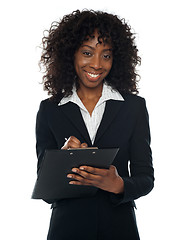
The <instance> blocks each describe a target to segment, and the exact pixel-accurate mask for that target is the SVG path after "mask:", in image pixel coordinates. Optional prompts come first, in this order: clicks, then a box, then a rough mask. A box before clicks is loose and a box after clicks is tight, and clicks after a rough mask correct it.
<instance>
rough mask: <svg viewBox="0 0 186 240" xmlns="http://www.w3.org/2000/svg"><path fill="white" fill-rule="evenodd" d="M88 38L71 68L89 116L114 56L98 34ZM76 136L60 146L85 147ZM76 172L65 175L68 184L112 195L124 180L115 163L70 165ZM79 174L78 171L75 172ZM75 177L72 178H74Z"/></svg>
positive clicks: (120, 191) (79, 94) (121, 191)
mask: <svg viewBox="0 0 186 240" xmlns="http://www.w3.org/2000/svg"><path fill="white" fill-rule="evenodd" d="M94 36H95V37H94V38H93V39H92V38H89V39H88V41H86V42H84V43H83V44H82V46H81V47H80V48H79V49H78V50H77V51H76V53H75V60H74V67H75V70H76V73H77V76H78V82H79V86H80V87H79V89H78V91H77V94H78V96H79V98H80V99H81V101H82V103H83V104H84V106H85V107H86V109H87V110H88V112H89V114H90V115H91V114H92V112H93V110H94V107H95V106H96V103H97V102H98V100H99V98H100V97H101V95H102V88H103V80H104V79H105V78H106V76H107V75H108V73H109V72H110V70H111V67H112V62H113V57H112V47H111V45H110V44H109V43H106V44H105V43H103V42H102V43H98V33H97V31H95V33H94ZM86 147H88V145H87V144H86V143H81V142H80V141H79V140H78V139H77V138H76V137H74V136H71V137H70V138H69V139H68V140H67V141H66V142H65V144H64V146H63V147H62V149H68V148H86ZM72 172H74V173H75V174H73V173H72V174H68V175H67V177H68V178H72V181H70V182H69V184H74V185H89V186H95V187H98V188H100V189H102V190H105V191H108V192H112V193H115V194H120V193H123V191H124V182H123V179H122V178H121V177H120V176H119V174H118V172H117V169H116V167H115V166H113V165H111V166H110V168H109V169H100V168H95V167H90V166H80V167H79V168H73V169H72ZM76 173H78V174H76ZM74 180H75V181H74Z"/></svg>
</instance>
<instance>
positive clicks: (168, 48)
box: [0, 0, 186, 240]
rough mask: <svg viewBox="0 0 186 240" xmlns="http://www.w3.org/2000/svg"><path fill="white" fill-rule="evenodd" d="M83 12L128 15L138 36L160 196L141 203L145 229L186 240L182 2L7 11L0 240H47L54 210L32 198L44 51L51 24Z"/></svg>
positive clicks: (36, 4)
mask: <svg viewBox="0 0 186 240" xmlns="http://www.w3.org/2000/svg"><path fill="white" fill-rule="evenodd" d="M4 2H5V1H4ZM104 2H105V3H104ZM83 8H88V9H91V8H92V9H94V10H105V11H108V12H110V13H114V14H117V15H119V16H121V17H124V18H125V19H126V20H127V21H128V22H129V24H130V25H131V26H132V28H133V29H134V31H135V32H136V33H137V45H138V48H139V52H140V56H141V57H142V65H141V67H140V68H139V70H140V74H141V82H140V84H139V87H140V94H139V95H141V96H143V97H145V99H146V101H147V107H148V111H149V115H150V125H151V135H152V150H153V157H154V167H155V177H156V181H155V188H154V190H153V191H152V192H151V193H150V194H149V195H148V196H146V197H143V198H141V199H139V200H137V201H136V204H137V208H138V210H137V211H136V215H137V221H138V227H139V231H140V235H141V239H142V240H157V239H169V240H171V239H174V240H175V239H179V240H182V239H183V240H184V239H186V233H185V214H186V207H185V189H186V187H185V185H186V180H185V178H186V176H185V171H186V164H185V161H186V158H185V135H186V129H185V122H186V117H185V115H186V114H185V103H186V99H185V88H186V84H185V82H186V77H185V70H186V68H185V60H186V47H185V44H186V33H185V30H186V27H185V23H186V14H185V7H184V1H181V0H177V1H171V0H169V1H168V0H156V1H148V0H146V1H145V0H141V1H139V0H138V1H137V0H136V1H135V0H126V1H125V0H122V1H117V0H115V1H112V2H110V1H108V3H106V1H100V0H94V1H91V2H89V1H83V0H79V1H72V0H68V1H63V0H53V1H44V0H41V1H23V0H17V1H13V0H12V1H8V0H7V1H6V2H5V3H3V4H2V5H1V6H0V11H1V12H0V18H1V19H0V25H1V26H0V69H1V70H0V78H1V80H0V98H1V99H0V104H1V107H0V113H1V117H0V121H1V123H0V127H1V129H0V134H1V151H0V152H1V160H0V161H1V164H0V178H1V179H0V185H1V186H0V193H1V197H0V199H1V205H0V206H1V207H0V219H1V223H0V226H1V231H0V239H3V240H9V239H11V240H12V239H19V240H25V239H27V240H33V239H34V240H42V239H46V235H47V231H48V224H49V219H50V214H51V210H50V206H49V205H48V204H46V203H44V202H43V201H41V200H31V199H30V197H31V193H32V189H33V186H34V183H35V180H36V164H37V159H36V154H35V117H36V113H37V110H38V107H39V103H40V101H41V100H42V99H44V98H46V97H47V94H46V92H43V90H42V85H41V84H39V82H41V78H42V74H41V73H40V72H39V67H38V61H39V58H40V49H39V48H37V46H39V45H40V43H41V38H42V36H43V31H44V30H45V29H49V27H50V24H51V23H52V21H56V20H57V21H58V20H59V19H60V18H62V17H63V15H64V14H68V13H70V12H72V11H73V10H76V9H83ZM77 217H78V216H77ZM72 229H73V226H72ZM87 240H88V239H87Z"/></svg>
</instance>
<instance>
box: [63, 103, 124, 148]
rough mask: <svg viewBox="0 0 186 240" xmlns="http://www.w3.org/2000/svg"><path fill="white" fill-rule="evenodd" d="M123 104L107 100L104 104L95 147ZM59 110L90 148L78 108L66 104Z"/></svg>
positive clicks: (88, 138) (72, 104)
mask: <svg viewBox="0 0 186 240" xmlns="http://www.w3.org/2000/svg"><path fill="white" fill-rule="evenodd" d="M124 102H125V101H116V100H108V101H107V102H106V106H105V111H104V114H103V118H102V120H101V123H100V126H99V128H98V130H97V134H96V138H95V141H94V145H95V146H96V144H97V142H98V140H99V139H100V138H101V136H102V135H103V134H104V132H105V131H106V130H107V129H108V127H109V125H110V124H111V123H112V121H113V120H114V118H115V117H116V115H117V114H118V112H119V110H120V108H121V107H122V106H123V104H124ZM60 108H61V110H62V111H63V112H64V113H65V115H66V117H67V118H68V119H69V121H70V122H71V123H72V124H73V125H74V126H75V127H76V128H77V130H78V131H79V133H80V134H81V136H82V138H83V139H84V141H85V142H86V143H87V144H88V146H92V142H91V140H90V136H89V133H88V131H87V128H86V125H85V123H84V120H83V118H82V115H81V112H80V109H79V107H78V106H77V105H76V104H74V103H72V102H68V103H67V104H64V105H62V106H60Z"/></svg>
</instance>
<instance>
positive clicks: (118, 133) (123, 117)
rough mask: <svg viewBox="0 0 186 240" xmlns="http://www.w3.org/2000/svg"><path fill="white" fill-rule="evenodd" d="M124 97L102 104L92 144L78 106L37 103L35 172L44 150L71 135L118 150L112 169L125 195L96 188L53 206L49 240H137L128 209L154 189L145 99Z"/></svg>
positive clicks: (89, 144)
mask: <svg viewBox="0 0 186 240" xmlns="http://www.w3.org/2000/svg"><path fill="white" fill-rule="evenodd" d="M123 97H124V101H115V100H109V101H107V102H106V108H105V112H104V115H103V118H102V121H101V123H100V126H99V128H98V131H97V135H96V138H95V142H94V145H92V143H91V140H90V137H89V134H88V132H87V129H86V126H85V124H84V121H83V118H82V116H81V112H80V109H79V107H78V106H77V105H76V104H74V103H71V102H69V103H67V104H65V105H62V106H58V104H57V103H55V102H52V101H51V100H49V99H47V100H44V101H42V102H41V104H40V109H39V111H38V114H37V121H36V139H37V143H36V149H37V156H38V171H39V168H40V166H41V162H42V158H43V155H44V151H45V149H60V148H61V147H62V146H63V145H64V142H65V138H68V137H70V136H75V137H76V138H78V139H79V140H80V141H81V142H86V143H87V144H88V146H90V147H91V146H96V147H98V148H109V147H111V148H115V147H117V148H120V150H119V152H118V154H117V156H116V158H115V160H114V162H113V165H115V166H116V168H117V170H118V173H119V175H120V176H121V177H122V178H123V180H124V193H123V194H119V195H116V194H113V193H109V192H106V191H103V190H100V189H99V190H98V192H97V194H96V196H94V197H91V198H81V199H65V200H61V201H57V202H56V201H54V200H53V201H51V202H50V203H53V205H52V208H53V214H52V218H51V224H50V230H49V236H48V239H52V240H54V239H55V240H57V239H72V237H75V236H76V237H77V236H78V234H79V236H81V239H82V240H83V239H86V240H91V239H94V240H95V239H99V238H100V239H102V240H103V239H107V240H108V239H117V240H119V239H124V237H125V239H138V237H134V236H137V228H136V223H135V217H134V212H133V210H131V209H133V206H135V205H134V200H135V199H137V198H139V197H141V196H144V195H146V194H148V193H149V192H150V191H151V190H152V188H153V186H154V170H153V166H152V155H151V148H150V130H149V119H148V113H147V109H146V105H145V100H144V99H143V98H141V97H139V96H136V95H132V94H126V95H123ZM127 226H128V227H127ZM127 228H128V229H127ZM80 229H81V230H80ZM72 230H73V231H72ZM75 233H76V234H75ZM73 234H75V235H73ZM104 234H106V235H104ZM135 234H136V235H135ZM83 236H84V238H83ZM132 236H133V237H132ZM57 237H59V238H57ZM104 237H105V238H104ZM76 239H78V238H76Z"/></svg>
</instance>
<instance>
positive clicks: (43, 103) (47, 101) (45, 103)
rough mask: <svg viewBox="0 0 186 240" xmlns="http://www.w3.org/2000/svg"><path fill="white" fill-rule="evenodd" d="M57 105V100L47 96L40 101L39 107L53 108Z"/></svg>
mask: <svg viewBox="0 0 186 240" xmlns="http://www.w3.org/2000/svg"><path fill="white" fill-rule="evenodd" d="M57 106H58V102H55V101H53V100H52V98H47V99H44V100H42V101H41V103H40V108H55V107H57Z"/></svg>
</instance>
